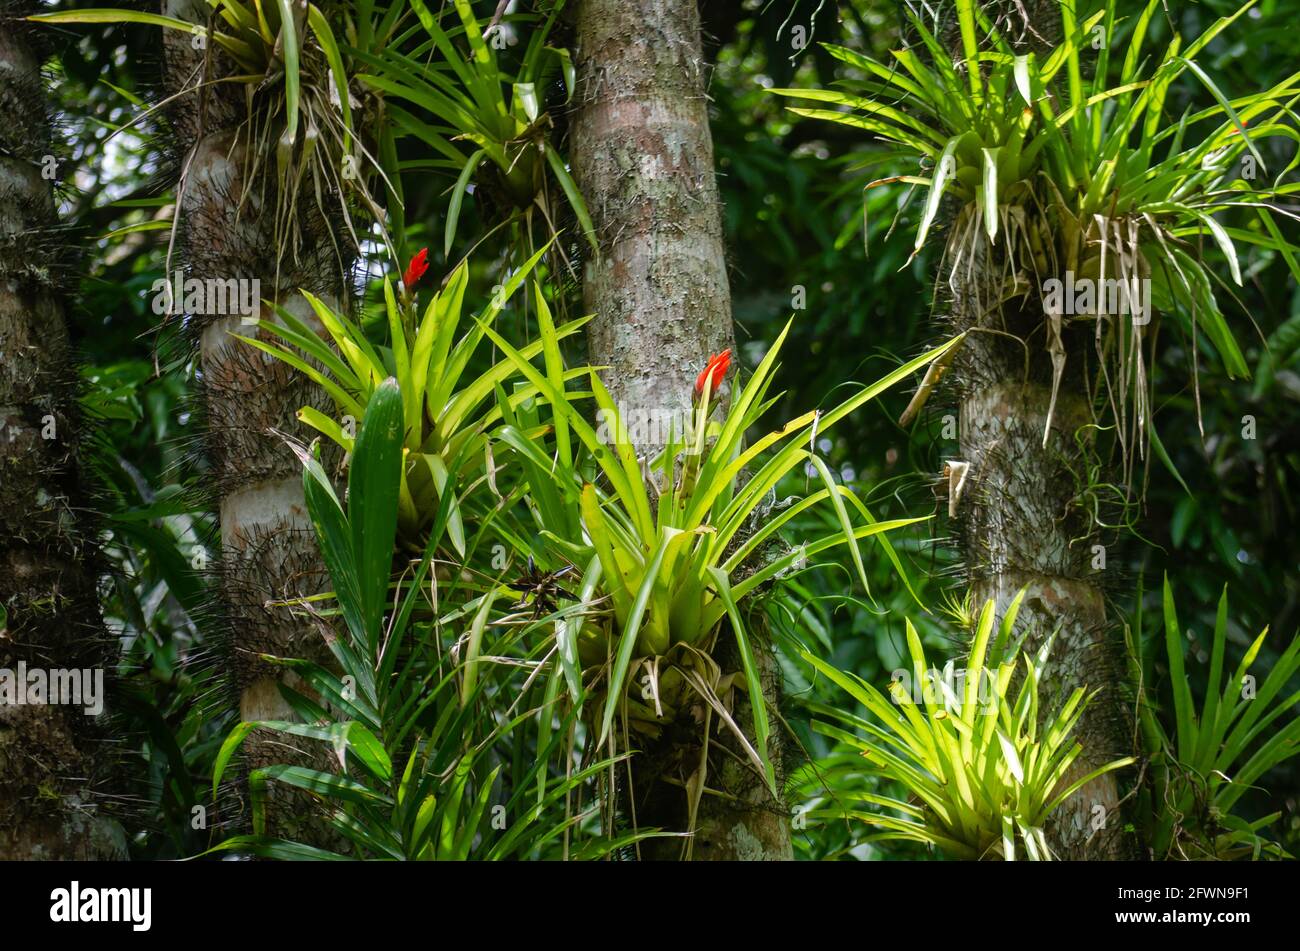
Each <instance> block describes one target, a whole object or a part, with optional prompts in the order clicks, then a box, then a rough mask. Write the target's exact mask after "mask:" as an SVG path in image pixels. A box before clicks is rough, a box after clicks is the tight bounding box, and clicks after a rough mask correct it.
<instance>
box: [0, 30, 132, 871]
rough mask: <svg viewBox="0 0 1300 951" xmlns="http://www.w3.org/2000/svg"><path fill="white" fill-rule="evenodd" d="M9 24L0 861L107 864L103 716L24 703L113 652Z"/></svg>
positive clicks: (0, 306) (28, 90)
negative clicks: (32, 679) (42, 676)
mask: <svg viewBox="0 0 1300 951" xmlns="http://www.w3.org/2000/svg"><path fill="white" fill-rule="evenodd" d="M11 11H12V8H11V7H10V8H6V10H5V12H4V13H2V14H0V491H2V492H3V498H2V499H0V676H2V677H4V678H5V679H6V682H4V683H3V684H0V860H12V859H100V860H102V859H119V858H125V857H126V840H125V838H124V836H123V834H122V832H121V829H120V827H119V826H118V825H117V824H116V823H115V822H113V821H112V820H111V819H109V818H107V817H106V816H104V815H103V814H102V812H101V807H100V803H99V802H98V801H97V800H98V799H99V797H100V795H101V790H100V787H101V785H102V784H103V783H104V781H105V780H106V779H110V778H111V777H112V772H113V767H112V763H113V757H112V756H111V755H106V753H107V752H111V748H110V747H109V746H108V743H109V737H108V735H107V732H106V730H105V729H104V728H103V724H104V722H105V719H106V717H105V715H104V714H102V713H101V714H99V715H98V716H96V715H93V713H87V706H86V705H84V704H70V703H69V702H68V701H69V698H68V697H66V696H63V695H62V694H60V696H59V697H58V698H57V699H58V702H57V703H56V702H54V701H55V700H56V698H55V697H54V696H53V695H52V694H46V695H44V696H43V697H42V701H43V702H39V703H38V702H35V698H34V697H33V696H32V695H29V694H28V693H27V691H26V689H25V688H26V686H27V683H28V677H27V676H25V675H24V670H25V671H26V672H28V673H30V672H31V671H41V672H47V671H50V670H71V671H74V672H75V673H76V674H77V676H78V679H79V680H81V681H82V683H83V684H84V683H87V681H86V680H85V679H84V677H83V674H82V672H83V671H89V672H90V679H89V681H88V682H89V684H90V685H91V686H92V689H93V688H94V685H95V678H96V677H98V683H99V688H98V689H99V691H100V693H99V700H100V701H101V702H102V700H103V695H102V689H103V683H104V677H105V674H106V668H111V665H112V661H113V651H112V646H113V645H112V639H111V638H110V637H109V636H108V634H107V632H106V631H105V629H104V624H103V619H102V617H101V616H100V613H99V602H98V592H97V573H98V572H97V568H98V567H99V566H100V561H99V558H98V554H97V552H96V549H95V531H94V527H93V524H91V521H90V519H89V518H88V512H87V508H86V496H87V494H88V493H87V492H86V489H85V485H84V481H83V478H82V471H81V466H80V464H79V460H78V445H77V439H76V437H77V427H78V424H79V422H80V420H79V414H78V408H77V396H78V383H77V373H76V368H75V366H74V365H73V360H72V346H71V344H70V342H69V338H68V328H67V324H66V321H65V319H64V296H63V295H64V291H63V288H62V287H61V282H63V281H65V280H68V279H69V278H70V267H69V262H68V261H66V260H65V259H64V257H63V250H64V249H63V247H61V242H66V240H67V238H66V235H61V234H60V233H59V231H58V222H57V217H56V215H57V213H56V210H55V204H54V192H53V184H54V181H53V180H54V178H55V175H56V174H57V172H56V165H55V162H54V155H53V153H54V149H53V146H52V138H53V136H52V127H51V121H50V115H49V112H48V109H47V105H46V96H45V89H44V86H43V84H42V80H41V73H40V66H41V56H40V55H39V54H38V52H37V50H36V48H35V45H34V43H35V41H36V40H37V39H38V37H36V36H35V35H34V34H33V33H32V30H31V27H30V26H28V25H27V24H23V23H20V22H16V21H15V20H12V19H10V18H9V17H10V16H16V15H17V14H16V13H14V12H11ZM43 173H44V174H43ZM6 615H7V620H6V617H5V616H6ZM20 665H22V666H21V667H20ZM96 672H97V673H96ZM17 680H21V681H23V682H24V683H23V690H22V693H21V696H20V694H19V692H18V686H19V685H18V684H17V683H16V682H15V681H17ZM52 683H53V680H51V684H52ZM83 699H87V700H88V699H89V698H88V697H84V696H83Z"/></svg>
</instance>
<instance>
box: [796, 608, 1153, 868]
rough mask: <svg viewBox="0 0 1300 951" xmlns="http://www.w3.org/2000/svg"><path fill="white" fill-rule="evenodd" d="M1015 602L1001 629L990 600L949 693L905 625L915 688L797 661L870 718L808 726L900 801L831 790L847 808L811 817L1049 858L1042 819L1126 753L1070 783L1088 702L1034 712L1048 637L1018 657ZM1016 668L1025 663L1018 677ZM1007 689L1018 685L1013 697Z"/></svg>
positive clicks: (936, 842)
mask: <svg viewBox="0 0 1300 951" xmlns="http://www.w3.org/2000/svg"><path fill="white" fill-rule="evenodd" d="M1023 596H1024V594H1023V592H1022V593H1021V594H1020V595H1019V596H1018V597H1017V598H1016V599H1015V600H1014V601H1013V602H1012V603H1011V605H1010V606H1009V607H1008V608H1007V611H1006V613H1005V615H1004V616H1003V618H1002V621H1001V624H1000V625H998V624H996V618H995V616H994V605H993V602H992V601H989V602H988V603H986V604H985V605H984V607H983V610H982V611H981V612H980V616H979V621H978V622H977V624H976V627H975V637H974V641H973V642H972V646H971V651H970V655H969V657H968V658H967V661H966V667H965V671H964V676H963V677H962V678H961V681H960V682H958V683H957V684H956V685H955V686H954V683H952V682H950V681H949V680H948V679H947V678H945V677H944V676H943V675H942V674H941V673H940V672H939V671H938V670H935V669H932V668H931V665H930V663H929V661H928V660H927V658H926V655H925V650H924V648H923V647H922V646H921V639H920V637H919V636H918V635H917V633H916V628H915V627H913V626H912V623H911V621H910V620H909V621H908V622H907V647H908V653H909V656H910V659H911V662H912V673H913V678H912V680H911V682H912V683H914V684H915V685H916V688H915V689H912V690H909V689H908V687H907V685H906V683H907V682H906V681H904V680H901V679H895V680H891V681H890V684H889V686H888V688H886V690H885V691H881V690H879V689H877V688H876V687H874V686H873V685H871V684H870V683H868V682H867V681H865V680H863V679H862V678H860V677H857V676H856V675H854V674H851V673H847V672H844V671H840V670H838V669H837V668H835V667H834V666H833V665H831V664H828V663H826V662H825V661H823V660H820V659H818V658H817V657H814V656H812V655H810V654H805V656H806V658H807V660H808V662H809V663H810V664H812V666H813V667H814V668H815V669H816V670H818V671H820V672H821V673H823V674H825V675H826V676H827V677H829V678H830V679H831V680H832V681H833V682H834V683H836V684H837V685H839V686H840V687H841V688H843V689H844V691H845V692H846V693H848V695H849V696H851V697H852V698H853V699H854V700H856V701H857V702H858V703H860V704H861V705H862V706H863V707H865V708H866V711H867V714H868V717H865V718H864V717H860V716H857V715H856V714H853V713H850V712H847V711H844V710H840V709H836V708H834V707H830V706H827V705H825V704H813V705H812V708H813V712H814V713H817V714H819V715H820V716H821V717H822V718H823V719H819V720H815V721H814V722H813V729H815V730H816V731H818V732H820V733H823V734H825V735H826V736H829V737H831V738H833V739H835V740H838V741H840V742H841V743H843V744H844V745H845V746H846V747H848V748H849V749H854V750H857V751H859V752H860V753H861V755H862V756H863V757H864V758H865V759H866V760H867V761H868V762H869V763H870V764H871V769H870V770H869V771H868V772H867V774H866V775H868V776H878V777H880V778H883V779H885V780H888V781H892V782H894V783H897V784H898V785H900V786H901V787H902V788H903V789H905V790H906V791H907V793H908V796H907V798H906V799H900V798H897V797H895V796H891V795H882V794H880V793H876V792H873V791H866V790H863V791H860V792H855V791H854V790H852V789H851V788H848V789H839V790H837V797H838V798H841V799H843V798H845V797H847V798H849V799H852V800H854V804H853V805H851V806H849V807H846V808H844V809H830V808H828V809H826V810H820V809H819V810H816V811H815V812H814V813H812V814H824V815H825V817H828V818H829V817H835V818H844V817H848V818H850V819H856V820H861V821H862V822H865V823H866V824H867V825H869V826H871V827H872V828H873V829H879V830H881V831H879V832H874V833H872V834H871V835H869V836H867V837H866V839H865V841H874V840H880V839H897V840H906V841H913V842H921V843H924V844H927V845H930V846H933V847H934V848H936V849H938V850H939V851H941V852H942V853H944V854H945V855H947V856H948V857H950V858H954V859H987V858H1002V859H1005V860H1007V861H1012V860H1015V859H1016V858H1018V857H1020V856H1024V857H1026V858H1028V859H1031V860H1036V861H1042V860H1049V859H1051V858H1052V857H1053V855H1052V851H1051V849H1050V847H1049V846H1048V844H1047V840H1046V837H1045V835H1044V831H1043V830H1044V826H1045V824H1046V822H1047V820H1048V818H1049V817H1050V816H1051V814H1052V813H1053V812H1054V811H1055V810H1056V809H1057V807H1059V806H1060V805H1061V804H1062V803H1063V802H1065V800H1066V799H1068V798H1069V797H1070V796H1071V795H1073V794H1074V793H1075V792H1076V791H1078V790H1079V789H1081V788H1083V786H1085V785H1086V784H1087V783H1089V782H1091V781H1092V780H1093V779H1096V778H1097V777H1098V776H1100V775H1102V774H1104V773H1107V772H1110V771H1111V770H1115V769H1119V768H1121V767H1123V766H1127V765H1129V764H1130V763H1132V762H1134V760H1133V758H1132V757H1125V758H1123V759H1118V760H1115V761H1113V762H1110V763H1107V764H1105V765H1104V766H1102V767H1100V768H1098V769H1096V770H1094V771H1092V772H1090V773H1088V774H1087V775H1085V776H1082V777H1080V778H1078V779H1073V780H1070V779H1067V776H1068V774H1069V770H1070V767H1071V765H1073V763H1074V761H1075V760H1076V759H1078V757H1079V754H1080V753H1081V752H1082V751H1083V747H1082V746H1081V745H1080V744H1079V743H1077V742H1075V741H1073V740H1072V738H1071V734H1072V733H1073V730H1074V727H1075V724H1076V723H1078V720H1079V717H1080V716H1081V715H1082V714H1083V710H1084V708H1085V706H1086V705H1087V702H1088V696H1086V695H1085V691H1084V688H1082V687H1080V688H1077V689H1076V690H1074V691H1073V692H1072V693H1071V694H1070V696H1069V697H1068V698H1067V699H1066V701H1065V703H1064V704H1063V705H1062V707H1061V709H1060V710H1057V711H1040V709H1039V702H1038V685H1039V682H1040V680H1041V678H1042V675H1043V669H1044V665H1045V664H1046V663H1047V658H1048V654H1049V651H1050V649H1051V638H1048V639H1046V640H1045V642H1044V644H1043V645H1042V647H1041V648H1040V649H1039V650H1038V652H1037V653H1036V654H1033V655H1030V654H1028V653H1022V652H1021V649H1020V648H1021V645H1020V644H1019V643H1016V642H1014V641H1013V638H1012V626H1013V625H1014V623H1015V617H1016V614H1017V611H1018V609H1019V607H1020V601H1021V599H1022V598H1023ZM995 625H996V629H997V634H996V637H994V629H995ZM1018 660H1023V662H1024V670H1023V671H1022V672H1021V675H1020V677H1019V678H1017V677H1016V668H1017V667H1018V666H1019V664H1018V663H1017V661H1018ZM1013 681H1016V682H1018V687H1015V689H1014V693H1013ZM1094 693H1095V691H1094Z"/></svg>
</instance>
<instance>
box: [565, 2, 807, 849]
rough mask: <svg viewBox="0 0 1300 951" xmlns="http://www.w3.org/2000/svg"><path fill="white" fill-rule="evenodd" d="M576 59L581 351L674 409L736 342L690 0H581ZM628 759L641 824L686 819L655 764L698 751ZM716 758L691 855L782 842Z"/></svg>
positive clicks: (640, 400) (746, 783)
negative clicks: (584, 248)
mask: <svg viewBox="0 0 1300 951" xmlns="http://www.w3.org/2000/svg"><path fill="white" fill-rule="evenodd" d="M577 68H578V77H579V79H578V82H579V93H578V95H579V100H580V101H579V104H578V106H577V108H576V114H575V115H574V121H573V129H572V141H573V145H572V150H571V151H572V155H573V166H574V174H575V177H576V179H577V181H578V184H579V186H580V187H581V188H582V191H583V194H584V196H585V198H586V201H587V205H588V208H589V209H590V211H591V214H592V220H593V222H594V224H595V227H596V232H597V235H598V238H599V244H600V254H599V256H598V257H597V258H596V259H594V260H592V261H590V262H588V264H587V268H586V273H585V276H584V282H583V296H584V303H585V305H586V309H587V310H588V311H589V312H594V313H595V314H596V317H595V319H594V320H593V321H592V323H591V329H590V334H589V337H588V342H589V345H590V351H591V354H590V355H591V361H592V363H594V364H596V365H603V366H608V367H609V368H610V369H609V370H608V371H607V373H606V375H605V379H606V382H607V385H608V386H609V389H610V392H611V394H612V395H613V397H614V400H615V402H616V403H617V404H618V405H619V407H620V409H621V410H622V414H623V417H624V419H629V420H644V421H653V420H665V419H672V418H676V419H683V418H686V417H685V416H684V415H682V414H684V411H686V410H688V409H689V407H690V405H691V391H692V386H693V384H694V381H695V377H696V374H698V373H699V371H700V370H701V369H703V367H704V364H705V362H706V360H707V359H708V357H709V355H710V354H712V353H716V352H718V351H721V350H723V349H725V348H727V347H732V346H734V345H735V343H734V336H733V331H732V319H731V293H730V288H729V286H728V281H727V269H726V259H725V256H724V249H723V242H722V222H721V211H720V205H719V199H718V189H717V181H716V179H715V172H714V165H713V139H712V135H711V133H710V131H709V117H708V98H707V96H706V94H705V86H706V76H705V71H706V65H705V63H704V60H703V56H702V54H701V51H700V26H699V13H698V11H697V9H696V5H695V0H582V2H580V3H579V4H578V8H577ZM679 432H680V428H679ZM633 435H634V437H635V435H636V433H635V432H634V434H633ZM642 435H643V436H644V437H645V438H643V439H640V440H638V442H639V444H638V451H639V452H642V453H649V452H653V450H654V448H655V446H656V444H659V443H661V442H662V439H661V438H656V437H660V436H662V433H661V432H656V431H655V430H654V427H653V426H647V427H645V429H643V430H642ZM723 636H724V637H725V636H726V635H725V633H724V635H723ZM727 655H728V651H727V650H719V652H718V657H717V659H718V660H719V662H720V663H721V664H723V667H724V671H726V670H735V669H738V668H739V661H738V658H737V657H735V656H727ZM760 655H761V657H760V661H759V662H760V666H762V667H763V668H764V670H765V678H764V679H765V682H766V684H767V687H768V689H767V691H766V694H767V701H768V703H769V704H772V705H774V704H775V703H776V701H777V698H778V696H779V690H780V676H779V671H778V669H777V666H776V662H775V658H774V657H773V656H772V652H771V648H770V646H768V645H763V646H762V650H761V651H760ZM742 706H743V705H742ZM740 712H741V714H742V716H741V719H742V720H743V719H744V717H743V711H740ZM749 727H750V725H749V724H748V722H747V721H745V722H743V723H742V728H745V729H749ZM669 732H671V731H669ZM774 741H776V742H778V746H777V747H776V748H774V749H773V750H772V759H773V761H774V762H775V763H778V764H779V762H780V759H781V756H780V754H781V749H780V746H779V739H778V738H777V737H774ZM638 759H639V761H640V762H639V765H638V766H637V767H636V769H634V770H633V776H632V787H633V794H634V801H635V805H636V819H637V823H638V825H640V826H659V827H662V828H675V829H684V828H685V825H686V823H685V818H684V808H683V806H684V802H685V796H684V794H683V792H682V789H681V787H680V786H679V785H672V784H671V783H668V782H664V781H663V779H664V778H665V774H664V773H663V772H662V771H660V770H658V769H657V768H656V767H655V766H652V765H651V764H661V763H670V764H672V763H678V764H680V763H682V762H693V760H692V759H691V755H690V754H689V753H683V751H682V750H680V749H677V750H672V749H668V750H657V751H647V754H646V755H645V756H644V757H638ZM696 759H698V757H696ZM719 759H720V764H719V765H718V766H717V767H713V768H711V769H710V772H709V786H710V787H712V788H714V789H718V790H720V791H721V792H722V793H723V795H722V796H714V795H707V794H706V795H705V796H704V798H703V801H702V804H701V809H700V814H699V816H698V822H697V826H696V829H695V830H694V831H695V843H694V848H693V855H694V857H695V858H698V859H788V858H790V857H791V855H792V852H791V845H790V822H789V818H788V811H787V810H786V808H785V806H784V804H783V803H781V802H779V801H777V800H775V799H774V798H773V797H772V795H771V794H770V793H769V792H768V791H767V790H766V788H765V786H764V784H763V782H762V781H761V779H760V778H759V777H758V776H757V774H755V773H754V772H753V771H751V770H749V769H747V768H745V767H743V766H741V765H737V763H736V761H735V759H734V758H731V757H719ZM723 760H725V761H726V762H721V761H723ZM778 771H779V767H778ZM667 778H676V779H679V780H680V779H684V778H685V777H684V776H673V777H667ZM665 841H666V842H668V843H669V844H668V845H666V846H660V845H654V846H653V847H650V848H647V847H644V846H643V849H642V853H643V855H648V856H650V857H673V856H675V855H676V854H677V851H678V845H677V844H676V843H673V842H671V840H657V842H665Z"/></svg>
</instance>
